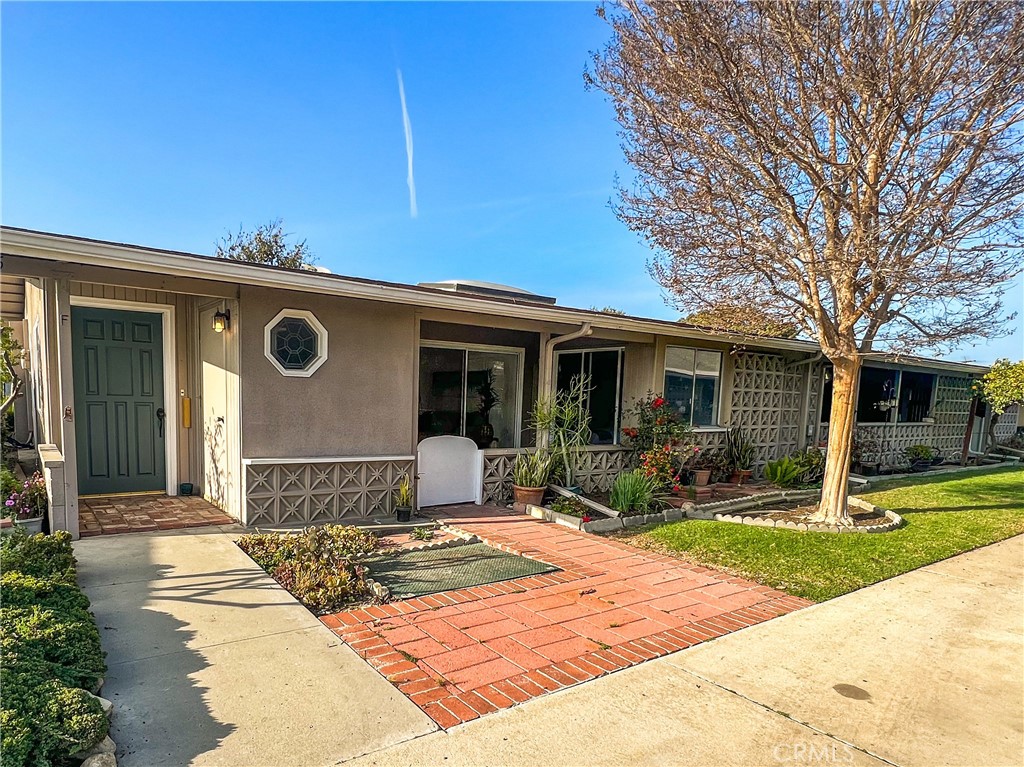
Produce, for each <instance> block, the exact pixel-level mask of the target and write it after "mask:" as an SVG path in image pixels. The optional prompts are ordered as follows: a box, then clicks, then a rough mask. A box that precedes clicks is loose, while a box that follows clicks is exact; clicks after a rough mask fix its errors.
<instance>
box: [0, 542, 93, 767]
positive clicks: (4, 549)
mask: <svg viewBox="0 0 1024 767" xmlns="http://www.w3.org/2000/svg"><path fill="white" fill-rule="evenodd" d="M0 562H2V568H3V575H2V576H0V600H2V604H3V606H2V607H0V687H2V689H3V700H2V705H3V709H2V711H0V725H2V730H3V736H2V737H3V742H2V748H0V750H2V767H27V766H28V765H32V766H33V767H38V766H41V765H49V764H54V763H58V764H59V763H64V762H66V761H67V760H68V757H69V756H70V755H71V754H74V753H76V752H78V751H81V750H83V749H86V748H89V747H90V746H92V745H93V744H95V743H97V742H98V741H100V740H101V739H102V738H103V736H104V735H106V734H107V728H108V722H107V718H106V716H104V714H103V710H102V708H101V706H100V704H99V703H98V702H97V701H96V699H95V698H93V697H92V696H90V695H89V694H88V693H87V692H86V691H85V690H83V689H80V688H81V687H90V688H91V687H92V686H94V685H95V683H96V681H97V680H98V679H99V678H100V677H102V676H103V674H104V672H105V670H106V665H105V663H104V660H103V650H102V649H101V647H100V637H99V631H98V630H97V629H96V622H95V619H94V618H93V617H92V614H91V613H89V611H88V607H89V600H88V598H87V597H86V596H85V594H83V593H82V592H81V591H80V590H79V589H78V586H77V584H76V583H75V559H74V555H73V552H72V550H71V536H70V535H69V534H67V533H56V534H54V535H33V536H30V535H27V534H26V533H24V532H23V531H21V530H15V531H12V532H11V534H10V535H8V536H5V538H4V540H3V541H2V543H0Z"/></svg>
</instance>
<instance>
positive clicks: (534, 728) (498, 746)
mask: <svg viewBox="0 0 1024 767" xmlns="http://www.w3.org/2000/svg"><path fill="white" fill-rule="evenodd" d="M1022 617H1024V536H1018V537H1017V538H1014V539H1011V540H1008V541H1004V542H1002V543H999V544H995V545H993V546H989V547H987V548H984V549H979V550H977V551H974V552H970V553H968V554H964V555H961V556H959V557H955V558H953V559H950V560H946V561H945V562H939V563H936V564H934V565H931V566H929V567H925V568H922V569H921V570H917V571H915V572H912V573H908V574H907V575H903V576H900V577H898V578H895V579H893V580H891V581H887V582H884V583H880V584H878V585H876V586H872V587H869V588H866V589H863V590H861V591H858V592H855V593H853V594H848V595H846V596H844V597H840V598H838V599H835V600H832V601H830V602H826V603H824V604H821V605H817V606H814V607H810V608H807V609H804V610H800V611H798V612H796V613H792V614H790V615H786V616H783V617H781V618H777V619H775V620H772V621H769V622H768V623H764V624H760V625H758V626H754V627H751V628H748V629H745V630H743V631H739V632H736V633H734V634H730V635H728V636H725V637H722V638H721V639H718V640H715V641H713V642H709V643H706V644H703V645H699V646H697V647H693V648H691V649H688V650H684V651H682V652H679V653H676V654H675V655H671V656H668V657H666V658H662V659H660V660H655V661H651V662H649V663H645V664H643V665H641V666H638V667H635V668H632V669H629V670H626V671H621V672H619V673H616V674H613V675H612V676H610V677H605V678H602V679H599V680H596V681H594V682H590V683H587V684H584V685H581V686H579V687H574V688H572V689H569V690H566V691H563V692H560V693H555V694H553V695H549V696H546V697H543V698H540V699H537V700H534V701H531V702H529V703H526V704H524V705H522V706H518V707H516V708H513V709H509V710H507V711H504V712H501V713H499V714H494V715H491V716H487V717H483V718H482V719H479V720H477V721H474V722H471V723H469V724H465V725H461V726H459V727H455V728H453V729H451V730H449V731H448V732H437V733H433V734H430V735H427V736H424V737H420V738H417V739H415V740H411V741H408V742H405V743H402V744H399V745H396V746H393V747H391V748H388V749H384V750H382V751H379V752H377V753H374V754H370V755H368V756H365V757H363V758H361V759H357V760H355V761H354V762H351V763H350V764H354V765H363V766H365V765H440V764H444V765H447V766H449V767H451V766H454V765H484V764H489V765H496V764H497V765H537V764H545V765H588V767H589V766H590V765H606V764H607V765H647V764H658V765H662V764H673V765H675V764H679V765H706V764H713V765H774V764H777V765H801V764H819V765H821V764H836V763H839V764H877V765H881V764H895V765H901V766H904V765H905V766H906V767H917V766H920V767H934V766H935V765H971V766H973V767H990V766H994V765H1019V764H1021V763H1022V762H1024V729H1022V723H1024V679H1022V674H1024V632H1022Z"/></svg>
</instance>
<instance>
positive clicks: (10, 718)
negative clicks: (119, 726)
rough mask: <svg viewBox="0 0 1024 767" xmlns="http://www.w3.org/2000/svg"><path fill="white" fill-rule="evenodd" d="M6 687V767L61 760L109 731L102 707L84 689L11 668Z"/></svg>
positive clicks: (5, 678) (3, 718) (7, 671)
mask: <svg viewBox="0 0 1024 767" xmlns="http://www.w3.org/2000/svg"><path fill="white" fill-rule="evenodd" d="M3 687H4V702H3V706H4V709H3V712H2V714H0V722H2V723H3V744H2V752H3V767H28V766H29V765H33V767H36V766H37V765H50V764H54V763H58V764H59V763H63V762H66V761H67V760H68V757H70V756H71V755H72V754H75V753H78V752H79V751H82V750H84V749H87V748H89V747H91V746H93V745H94V744H96V743H98V742H99V741H101V740H102V739H103V737H104V736H105V735H106V734H107V731H108V729H109V726H110V725H109V722H108V721H107V717H106V716H105V715H104V713H103V708H102V707H101V706H100V703H99V701H97V700H96V699H95V698H94V697H92V696H91V695H89V693H87V692H86V691H85V690H81V689H78V688H74V687H67V686H66V685H64V684H62V683H60V682H59V681H57V680H55V679H46V678H45V677H42V676H38V675H36V674H32V673H26V672H22V671H19V670H18V669H7V668H4V671H3ZM12 690H13V691H15V692H14V693H11V692H10V691H12Z"/></svg>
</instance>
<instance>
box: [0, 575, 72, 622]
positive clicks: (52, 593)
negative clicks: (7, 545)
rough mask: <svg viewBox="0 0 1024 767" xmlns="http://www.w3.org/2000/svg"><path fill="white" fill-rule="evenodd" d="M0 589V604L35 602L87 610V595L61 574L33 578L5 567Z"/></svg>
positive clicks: (65, 609)
mask: <svg viewBox="0 0 1024 767" xmlns="http://www.w3.org/2000/svg"><path fill="white" fill-rule="evenodd" d="M0 591H2V592H3V606H4V607H31V606H32V605H37V606H39V607H42V608H44V609H50V610H56V611H58V612H68V611H71V610H83V611H84V610H88V609H89V597H87V596H86V595H85V594H83V593H82V590H81V589H79V588H78V586H77V585H76V584H75V583H74V582H69V581H68V580H66V579H65V578H64V577H63V576H53V577H50V578H37V577H36V576H34V575H26V574H25V573H21V572H18V571H17V570H9V571H7V572H5V573H4V574H3V575H2V576H0Z"/></svg>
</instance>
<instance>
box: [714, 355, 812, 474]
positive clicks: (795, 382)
mask: <svg viewBox="0 0 1024 767" xmlns="http://www.w3.org/2000/svg"><path fill="white" fill-rule="evenodd" d="M812 380H813V377H812ZM803 383H804V370H803V367H800V366H794V367H787V360H786V358H785V357H781V356H779V355H776V354H760V353H755V352H739V353H738V354H737V355H736V357H735V361H734V369H733V383H732V418H731V421H732V425H733V426H742V427H743V429H744V430H745V431H746V432H747V434H748V436H749V437H750V438H751V439H752V440H753V441H754V444H756V445H757V460H756V461H755V463H754V470H755V472H757V473H760V470H761V468H762V467H763V466H764V464H765V463H767V462H768V461H773V460H775V459H777V458H780V457H782V456H784V455H789V454H790V453H793V452H796V450H798V449H799V447H800V408H801V406H802V400H803ZM812 399H813V400H815V401H816V400H817V397H813V398H812Z"/></svg>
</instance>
